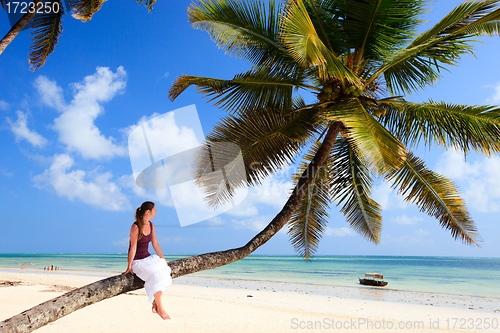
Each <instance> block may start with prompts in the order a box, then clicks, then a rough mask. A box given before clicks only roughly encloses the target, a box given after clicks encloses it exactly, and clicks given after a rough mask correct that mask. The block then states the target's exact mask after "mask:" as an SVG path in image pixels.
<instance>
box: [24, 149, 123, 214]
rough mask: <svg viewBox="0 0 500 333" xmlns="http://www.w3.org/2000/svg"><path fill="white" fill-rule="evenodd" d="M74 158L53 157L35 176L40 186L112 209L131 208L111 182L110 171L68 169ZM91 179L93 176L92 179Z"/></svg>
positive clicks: (69, 197) (71, 197)
mask: <svg viewBox="0 0 500 333" xmlns="http://www.w3.org/2000/svg"><path fill="white" fill-rule="evenodd" d="M73 164H74V160H73V159H72V158H71V157H70V156H69V155H67V154H61V155H56V156H54V160H53V163H52V165H51V166H50V168H49V169H46V170H45V171H44V172H43V173H42V174H40V175H37V176H35V177H33V181H34V183H35V186H37V187H38V188H46V187H51V188H53V189H54V190H55V191H56V193H57V194H58V195H60V196H62V197H65V198H68V199H69V200H71V201H73V200H74V199H75V198H76V199H80V200H81V201H83V202H84V203H86V204H89V205H92V206H95V207H98V208H101V209H104V210H111V211H123V210H130V209H131V205H130V203H129V201H128V199H127V197H126V196H125V195H124V194H123V193H122V192H121V189H120V187H119V186H118V185H116V184H115V183H113V182H110V181H109V180H110V178H111V177H112V175H111V173H110V172H106V173H102V174H99V173H97V172H91V173H90V174H87V172H85V171H83V170H73V171H69V169H71V168H72V166H73ZM89 178H92V179H89Z"/></svg>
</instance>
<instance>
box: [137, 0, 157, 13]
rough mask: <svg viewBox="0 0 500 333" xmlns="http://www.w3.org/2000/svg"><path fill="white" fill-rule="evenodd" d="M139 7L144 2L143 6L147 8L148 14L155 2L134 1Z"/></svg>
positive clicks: (145, 0) (154, 0) (152, 0)
mask: <svg viewBox="0 0 500 333" xmlns="http://www.w3.org/2000/svg"><path fill="white" fill-rule="evenodd" d="M135 1H136V2H137V3H138V4H139V5H141V4H142V3H143V2H145V6H146V7H148V12H151V11H152V10H153V5H154V3H155V2H156V0H135Z"/></svg>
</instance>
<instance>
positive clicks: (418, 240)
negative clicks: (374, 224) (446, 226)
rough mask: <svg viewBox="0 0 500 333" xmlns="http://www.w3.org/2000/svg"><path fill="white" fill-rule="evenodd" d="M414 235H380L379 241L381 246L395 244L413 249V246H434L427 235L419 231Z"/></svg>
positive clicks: (432, 240)
mask: <svg viewBox="0 0 500 333" xmlns="http://www.w3.org/2000/svg"><path fill="white" fill-rule="evenodd" d="M413 234H414V235H404V236H399V237H393V236H391V235H382V238H381V240H380V243H381V244H388V243H396V244H398V246H400V247H413V246H429V245H432V244H434V239H432V238H431V239H429V238H428V237H425V236H428V235H429V233H428V232H426V231H423V230H421V229H419V230H417V231H416V232H414V233H413Z"/></svg>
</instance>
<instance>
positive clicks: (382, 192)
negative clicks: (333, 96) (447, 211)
mask: <svg viewBox="0 0 500 333" xmlns="http://www.w3.org/2000/svg"><path fill="white" fill-rule="evenodd" d="M117 3H118V1H116V0H115V1H107V2H105V3H104V5H103V6H102V9H101V10H100V11H99V12H97V13H96V14H95V15H94V17H93V18H92V20H91V21H89V22H87V23H82V22H80V21H78V20H76V19H74V18H73V17H71V16H70V15H67V16H66V17H65V18H64V30H63V33H62V36H61V38H60V41H59V43H58V45H57V46H56V49H55V52H54V53H53V54H52V55H50V57H49V58H48V60H47V62H46V64H45V65H44V66H43V67H42V68H40V69H38V70H37V71H35V72H32V71H30V69H29V64H28V57H27V54H28V52H29V45H30V41H29V39H30V35H29V32H26V31H23V32H21V33H20V34H19V35H18V36H17V37H16V38H15V40H14V41H13V42H12V43H11V44H10V45H9V46H8V47H7V49H6V50H5V51H4V53H3V54H1V55H0V145H1V151H2V153H1V154H0V207H1V208H2V219H1V222H0V225H1V228H2V232H1V233H0V253H126V251H127V247H128V234H129V231H130V225H131V224H132V222H133V220H134V218H133V215H134V211H135V208H136V207H138V206H139V205H140V204H141V203H142V202H143V201H153V202H155V203H156V211H157V215H156V217H155V219H154V220H153V222H154V223H155V225H156V232H157V236H158V240H159V242H160V244H161V246H162V249H163V252H164V253H166V254H200V253H205V252H211V251H219V250H225V249H230V248H234V247H239V246H242V245H244V244H246V242H248V241H249V240H250V239H251V238H252V237H253V236H255V235H256V234H257V233H258V232H259V231H260V230H262V229H263V228H264V227H265V226H266V225H267V223H269V222H270V221H271V220H272V218H273V217H274V216H275V215H276V214H277V213H278V212H279V210H280V209H281V208H282V206H283V204H284V203H285V202H286V199H287V198H288V194H289V191H290V189H291V186H292V183H291V178H290V175H291V173H292V172H293V171H294V168H295V167H294V165H291V166H290V167H289V168H286V169H284V170H283V171H282V172H279V173H277V174H276V175H274V176H273V177H271V178H268V179H266V180H265V181H264V182H263V184H262V186H260V187H255V188H249V189H246V190H245V193H243V194H242V196H240V197H239V199H238V200H236V201H235V202H233V203H232V205H231V207H226V208H225V210H224V212H223V213H221V214H215V215H214V216H209V215H203V214H205V213H206V211H205V213H204V211H203V209H202V208H200V207H198V208H199V209H201V213H200V214H201V215H200V216H201V217H200V218H199V219H201V222H197V223H195V222H194V220H191V221H188V222H186V220H185V219H184V218H183V215H182V214H183V213H182V212H181V210H182V209H181V207H183V209H185V210H186V209H187V210H188V213H189V209H190V208H189V207H190V206H189V204H193V202H196V201H197V199H195V198H196V195H195V194H194V192H190V190H189V188H180V187H179V186H177V187H175V186H174V185H179V184H175V183H176V182H175V179H174V178H175V177H173V178H171V179H169V181H168V182H166V183H165V182H163V184H165V186H164V188H163V189H161V188H156V189H144V188H141V187H139V186H137V184H136V182H135V178H136V177H137V176H138V174H139V173H140V172H141V171H142V170H139V169H141V166H143V167H147V166H148V165H147V163H146V165H142V164H141V163H143V162H144V161H145V160H144V159H143V160H142V162H141V161H139V162H137V161H138V160H137V159H135V158H134V156H135V155H134V148H133V147H135V146H134V144H132V145H130V143H134V142H136V141H133V140H132V141H130V140H131V139H130V137H131V134H132V133H139V132H137V131H142V130H143V129H144V128H145V130H146V131H149V132H148V133H149V135H148V138H149V139H150V144H151V146H153V144H159V143H161V145H160V146H161V147H159V148H158V149H159V150H155V151H156V152H153V154H164V155H168V156H177V155H176V154H181V153H182V152H184V151H187V150H189V149H191V148H195V147H197V145H199V142H200V141H201V140H202V138H203V133H204V134H205V135H206V134H208V133H209V132H210V130H211V129H212V127H213V126H214V125H215V124H216V123H217V121H218V120H219V119H220V118H221V117H223V116H224V115H226V112H225V111H223V110H221V109H218V108H217V107H214V106H213V105H212V104H211V103H209V102H208V99H206V98H203V97H202V96H201V94H199V93H197V92H196V89H194V88H189V89H188V90H186V91H185V92H184V93H183V94H181V95H180V96H179V97H178V98H177V99H176V100H175V101H174V102H171V101H170V100H169V99H168V90H169V88H170V85H171V84H172V82H173V80H175V79H176V78H177V77H179V76H181V75H183V74H188V75H196V76H207V77H216V78H232V77H233V76H234V75H235V74H237V73H239V72H243V71H245V70H247V69H249V68H250V65H249V64H248V63H247V62H245V61H243V60H240V59H237V58H234V57H231V56H228V55H225V54H224V52H223V51H222V50H220V49H218V48H217V46H216V45H215V43H213V42H212V41H211V40H210V38H209V36H208V34H206V33H205V32H203V31H200V30H196V29H194V28H192V27H191V26H190V24H189V23H188V22H187V15H186V13H187V7H188V6H189V5H190V3H191V1H184V0H178V1H158V2H157V3H155V5H154V9H153V11H152V12H151V13H148V12H147V10H146V8H144V7H143V6H140V5H138V4H137V3H136V2H135V1H132V0H127V1H125V0H120V1H119V3H120V5H119V6H118V5H117ZM458 3H460V2H459V1H455V0H453V1H452V0H436V1H434V2H433V3H432V4H431V5H430V7H429V8H430V9H431V11H430V13H429V14H428V15H427V16H425V17H424V19H426V20H428V21H429V23H427V24H426V25H424V26H423V29H425V28H428V27H430V26H431V24H432V23H433V22H437V20H438V18H441V17H443V16H444V15H446V14H447V13H448V12H449V11H450V10H451V9H452V8H453V7H454V6H456V5H457V4H458ZM9 29H10V25H9V20H8V18H7V14H6V13H0V34H2V36H3V35H5V33H7V31H8V30H9ZM498 54H500V38H499V37H490V38H484V39H481V43H477V44H476V50H475V56H472V55H468V56H465V57H463V59H462V60H461V61H460V63H459V64H458V65H457V66H455V67H451V68H449V71H444V72H443V74H442V79H441V80H440V81H438V82H437V83H436V84H435V85H434V86H432V87H429V88H427V89H425V90H424V91H422V92H419V93H415V94H414V95H412V96H407V99H408V100H411V101H415V102H421V101H427V100H429V99H433V100H436V101H440V100H444V101H446V102H449V103H457V104H469V105H482V104H495V105H496V104H500V78H499V77H500V76H499V75H498V73H500V62H498ZM181 109H182V110H189V112H194V113H189V112H188V111H186V113H183V112H182V111H180V110H181ZM141 124H142V125H141ZM134 130H136V131H135V132H134ZM154 135H157V136H154ZM132 137H133V136H132ZM137 142H139V141H137ZM151 142H153V143H151ZM137 144H139V143H137ZM131 147H132V148H131ZM155 149H156V148H155ZM158 152H161V153H158ZM416 153H417V155H418V156H420V157H421V158H423V159H424V160H425V161H426V165H427V166H428V167H429V168H431V169H433V170H434V171H436V172H439V173H441V174H443V175H445V176H447V177H449V178H450V179H452V180H453V181H454V182H455V183H456V184H457V186H458V187H459V189H460V191H461V193H462V196H463V198H464V199H465V201H466V203H467V208H468V210H469V212H470V214H471V216H472V217H473V219H474V221H475V222H476V225H477V228H478V230H479V233H480V235H481V237H482V242H481V243H480V245H481V247H471V246H467V245H464V244H462V243H461V242H459V241H456V240H454V239H453V238H452V237H451V235H450V232H449V231H447V230H444V229H442V228H441V227H440V226H439V223H438V221H436V220H435V219H434V218H432V217H430V216H428V215H426V214H424V213H421V212H420V211H419V210H418V208H417V207H415V206H413V205H407V204H406V203H405V202H404V201H403V200H402V198H401V196H399V195H398V194H397V193H395V192H394V191H392V190H391V188H390V186H389V185H388V184H387V183H385V182H383V181H381V180H377V184H376V187H375V188H374V190H373V198H374V199H375V200H376V201H377V202H378V203H379V204H380V205H381V206H382V208H383V221H384V224H383V228H382V236H381V242H380V244H377V245H375V244H372V243H369V242H368V241H366V240H365V239H364V238H362V237H361V236H360V235H358V234H357V233H356V232H355V231H353V230H351V229H350V228H349V225H348V223H347V222H346V221H345V219H344V217H343V216H342V214H340V213H339V212H338V211H339V209H338V207H336V206H335V204H332V205H331V209H330V211H329V213H330V217H329V223H328V226H327V228H326V231H325V234H324V236H323V238H322V240H321V243H320V245H319V248H318V251H317V255H409V256H467V257H498V255H499V253H500V225H499V223H498V220H499V217H500V157H499V156H492V157H489V158H488V157H486V156H483V155H477V154H474V153H472V154H470V155H468V156H467V160H465V159H464V157H463V156H462V155H460V154H459V153H457V152H454V151H445V150H443V149H441V148H439V147H433V146H432V147H423V146H422V147H418V149H417V150H416ZM151 156H152V155H151ZM155 156H156V155H155ZM166 157H167V156H159V157H158V159H155V161H158V160H159V159H162V158H166ZM142 158H146V160H147V158H148V155H147V154H146V155H144V156H143V157H142ZM155 158H156V157H155ZM134 161H135V162H134ZM136 162H137V163H136ZM134 163H135V164H134ZM167 178H168V177H167ZM177 183H179V181H177ZM181 185H182V184H181ZM174 187H175V188H174ZM186 207H188V208H186ZM198 208H197V209H198ZM204 216H205V217H206V218H205V219H204ZM294 253H295V252H294V250H293V247H292V246H291V245H290V242H289V238H288V235H287V234H286V230H284V229H283V230H281V231H280V232H279V233H278V234H277V235H275V236H274V237H273V238H272V239H271V240H270V241H269V242H268V243H266V244H265V245H263V246H262V247H261V248H259V249H258V250H257V251H256V252H255V254H275V255H278V254H279V255H293V254H294Z"/></svg>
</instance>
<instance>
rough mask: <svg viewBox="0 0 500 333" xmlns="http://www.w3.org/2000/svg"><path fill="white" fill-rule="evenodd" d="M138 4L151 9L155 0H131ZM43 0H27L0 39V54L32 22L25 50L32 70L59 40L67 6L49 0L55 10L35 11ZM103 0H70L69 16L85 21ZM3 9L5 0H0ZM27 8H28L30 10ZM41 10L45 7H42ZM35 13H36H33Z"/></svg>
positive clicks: (59, 0) (38, 65) (99, 7)
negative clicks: (27, 7)
mask: <svg viewBox="0 0 500 333" xmlns="http://www.w3.org/2000/svg"><path fill="white" fill-rule="evenodd" d="M135 1H136V2H138V3H139V4H142V3H143V2H145V5H146V7H148V11H151V10H152V9H153V4H154V3H155V2H156V0H135ZM43 2H45V1H44V0H34V1H31V3H32V4H31V7H30V10H27V12H26V13H25V14H24V15H23V16H22V17H21V19H19V21H18V22H16V24H14V25H13V26H12V28H11V29H10V30H9V32H7V34H6V35H5V36H4V37H3V38H2V40H0V54H2V53H3V51H4V50H5V48H6V47H7V46H8V45H9V44H10V43H11V42H12V41H13V40H14V38H16V36H17V34H19V32H21V30H23V29H24V28H25V27H26V26H27V25H28V23H30V22H32V25H31V27H30V29H32V30H33V31H32V33H31V35H32V36H33V37H32V42H33V44H32V45H31V52H30V53H29V55H28V57H29V63H30V65H31V70H33V71H35V70H37V69H38V68H40V67H42V66H43V65H44V64H45V61H46V60H47V57H48V56H49V55H50V54H51V53H52V52H54V49H55V47H56V45H57V42H58V41H59V37H60V36H61V33H62V30H63V27H62V24H63V17H64V16H65V15H66V11H67V9H66V8H65V7H64V5H63V2H62V0H55V1H52V2H57V3H58V6H57V7H55V8H58V9H59V10H55V11H54V12H49V13H43V14H42V13H40V14H38V15H36V10H34V9H35V8H41V7H40V6H39V4H40V3H43ZM104 2H106V0H75V1H72V2H71V3H70V4H71V8H70V10H71V11H72V12H73V13H72V16H73V17H74V18H76V19H78V20H80V21H82V22H88V21H90V19H91V18H92V16H93V15H94V14H95V13H96V12H97V11H98V10H99V9H101V7H102V4H103V3H104ZM0 3H1V4H2V7H3V9H4V10H5V6H6V3H7V0H0ZM30 11H31V12H30ZM44 11H45V10H44ZM35 15H36V16H35Z"/></svg>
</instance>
